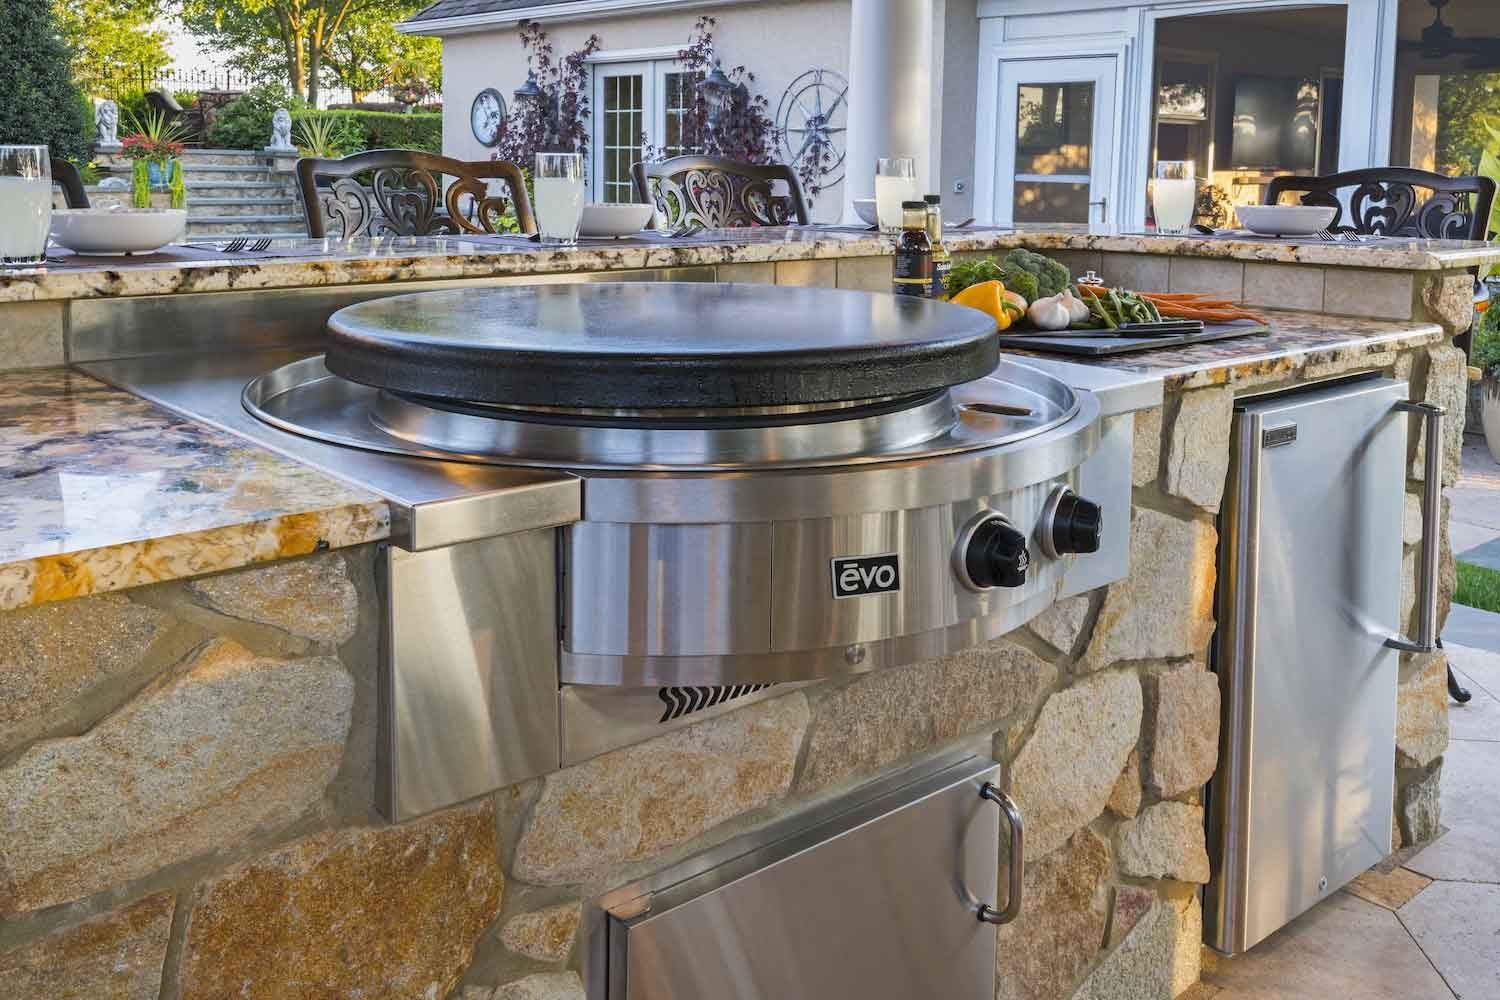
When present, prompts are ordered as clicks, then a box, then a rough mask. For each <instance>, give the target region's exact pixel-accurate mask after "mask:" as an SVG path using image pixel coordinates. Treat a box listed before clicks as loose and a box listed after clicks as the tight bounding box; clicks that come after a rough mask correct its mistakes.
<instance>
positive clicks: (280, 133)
mask: <svg viewBox="0 0 1500 1000" xmlns="http://www.w3.org/2000/svg"><path fill="white" fill-rule="evenodd" d="M266 148H267V149H272V150H288V151H290V150H294V149H296V148H297V147H296V146H293V145H292V113H291V112H290V111H288V110H287V109H286V108H277V109H276V112H275V114H273V115H271V144H270V145H269V146H267V147H266Z"/></svg>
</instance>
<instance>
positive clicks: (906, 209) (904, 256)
mask: <svg viewBox="0 0 1500 1000" xmlns="http://www.w3.org/2000/svg"><path fill="white" fill-rule="evenodd" d="M893 285H894V287H893V288H892V291H894V292H895V293H896V294H897V295H917V296H921V297H922V298H924V299H926V298H931V297H932V241H931V240H929V239H928V238H927V203H926V202H925V201H903V202H902V203H901V235H899V236H897V237H896V270H895V277H894V279H893Z"/></svg>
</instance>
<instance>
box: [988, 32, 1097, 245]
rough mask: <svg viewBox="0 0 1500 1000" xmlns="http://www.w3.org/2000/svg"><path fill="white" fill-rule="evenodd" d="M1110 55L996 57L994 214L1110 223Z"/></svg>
mask: <svg viewBox="0 0 1500 1000" xmlns="http://www.w3.org/2000/svg"><path fill="white" fill-rule="evenodd" d="M1115 75H1116V60H1115V59H1114V57H1112V56H1090V57H1064V58H1057V59H1038V60H1033V59H1026V60H1005V61H1002V62H1001V63H1000V100H999V102H998V103H999V115H1000V117H999V124H998V129H997V132H996V143H995V153H996V163H995V221H996V222H997V223H998V224H1000V225H1014V224H1018V223H1028V222H1032V223H1052V222H1075V223H1087V222H1109V221H1111V219H1112V215H1111V206H1110V204H1109V197H1110V181H1111V176H1110V171H1111V169H1112V166H1113V163H1114V152H1115V150H1114V142H1115V135H1114V125H1115Z"/></svg>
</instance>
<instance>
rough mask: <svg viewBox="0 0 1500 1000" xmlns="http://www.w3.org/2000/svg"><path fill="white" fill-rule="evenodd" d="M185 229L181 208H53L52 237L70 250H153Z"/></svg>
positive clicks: (117, 252)
mask: <svg viewBox="0 0 1500 1000" xmlns="http://www.w3.org/2000/svg"><path fill="white" fill-rule="evenodd" d="M185 229H187V211H186V210H185V209H181V208H54V209H53V210H52V240H53V242H55V243H57V244H59V245H61V246H64V247H67V248H68V249H69V250H71V251H73V252H74V253H82V254H119V253H145V252H146V251H148V250H157V249H160V248H161V247H164V246H166V245H167V244H168V243H171V242H172V241H173V240H175V239H177V237H179V236H181V235H182V233H183V230H185Z"/></svg>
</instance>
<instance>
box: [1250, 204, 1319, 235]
mask: <svg viewBox="0 0 1500 1000" xmlns="http://www.w3.org/2000/svg"><path fill="white" fill-rule="evenodd" d="M1235 212H1236V213H1237V214H1238V215H1239V217H1240V225H1242V226H1244V227H1245V228H1246V229H1248V230H1250V231H1251V232H1252V233H1258V234H1260V235H1261V236H1311V235H1313V234H1314V233H1316V232H1317V231H1318V230H1319V229H1327V228H1328V227H1329V226H1330V225H1332V224H1333V217H1334V216H1335V215H1336V214H1338V209H1336V208H1323V207H1320V206H1318V205H1240V206H1238V207H1237V208H1236V209H1235Z"/></svg>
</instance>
